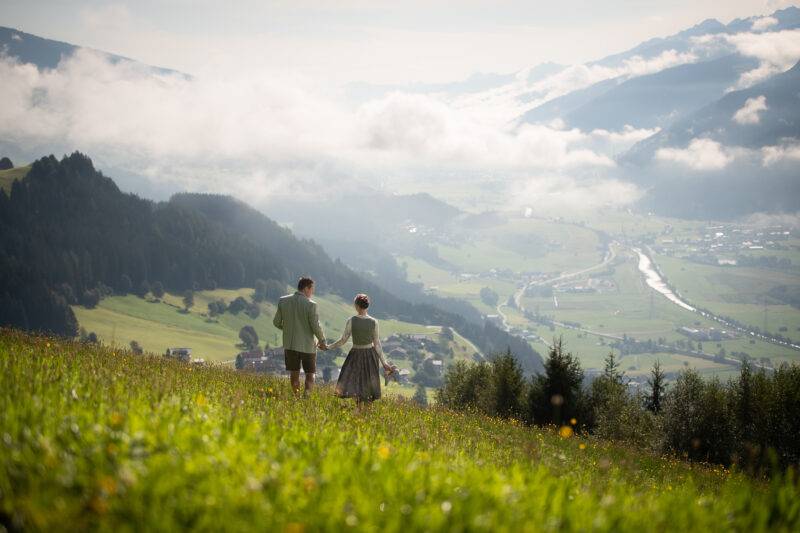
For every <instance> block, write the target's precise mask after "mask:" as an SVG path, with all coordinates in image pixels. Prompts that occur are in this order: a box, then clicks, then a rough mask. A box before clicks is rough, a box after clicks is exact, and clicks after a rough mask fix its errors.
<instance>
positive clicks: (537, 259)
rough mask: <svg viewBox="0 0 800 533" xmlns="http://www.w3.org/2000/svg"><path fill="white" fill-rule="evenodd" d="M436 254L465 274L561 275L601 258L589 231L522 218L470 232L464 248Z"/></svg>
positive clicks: (452, 247) (447, 247) (447, 248)
mask: <svg viewBox="0 0 800 533" xmlns="http://www.w3.org/2000/svg"><path fill="white" fill-rule="evenodd" d="M438 250H439V256H440V257H442V258H443V259H444V260H445V261H448V262H449V263H452V264H454V265H456V266H457V267H458V268H459V269H460V270H462V271H464V272H485V271H488V270H491V269H498V270H505V269H508V270H511V271H513V272H516V273H520V272H561V271H564V270H579V269H581V268H585V267H588V266H591V265H593V264H595V263H599V262H600V261H601V260H602V257H603V251H602V250H600V241H599V239H598V237H597V234H596V233H595V232H594V231H592V230H591V229H588V228H585V227H580V226H577V225H572V224H563V223H557V222H552V221H548V220H542V219H536V218H522V217H512V218H509V219H508V220H507V221H506V222H504V223H503V224H499V225H496V226H492V227H489V228H486V229H478V230H474V231H470V232H469V233H468V234H467V237H466V242H464V243H463V244H461V245H459V246H455V245H440V246H438Z"/></svg>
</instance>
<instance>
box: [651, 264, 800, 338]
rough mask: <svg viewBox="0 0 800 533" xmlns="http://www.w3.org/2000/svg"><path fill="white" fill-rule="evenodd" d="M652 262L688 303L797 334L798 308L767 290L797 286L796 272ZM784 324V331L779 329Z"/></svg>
mask: <svg viewBox="0 0 800 533" xmlns="http://www.w3.org/2000/svg"><path fill="white" fill-rule="evenodd" d="M656 262H657V263H658V265H659V266H660V267H661V270H662V271H663V272H664V274H665V275H666V276H667V279H668V280H669V281H670V283H671V284H672V285H673V286H674V287H676V288H677V289H678V291H680V293H681V295H682V296H683V297H685V298H686V299H687V300H688V301H689V302H690V303H692V304H694V305H698V306H700V307H704V308H706V309H710V310H711V311H712V312H714V313H715V314H718V315H722V316H730V317H732V318H734V319H736V320H738V321H739V322H742V323H744V324H748V325H750V326H755V327H758V328H761V329H764V318H765V316H764V311H765V307H766V326H767V331H769V332H770V333H773V334H775V333H782V334H783V335H786V336H789V337H792V338H797V337H799V336H800V309H797V308H795V307H792V306H790V305H786V304H783V303H781V302H778V301H776V300H775V299H774V298H772V297H770V296H768V295H767V293H768V292H769V291H770V290H771V289H773V288H775V287H777V286H781V285H787V286H788V285H795V286H796V285H800V275H796V274H793V273H787V272H781V271H775V270H768V269H762V268H745V267H723V266H709V265H700V264H697V263H692V262H690V261H687V260H684V259H679V258H676V257H668V256H665V255H659V256H657V258H656ZM781 327H785V328H786V329H787V331H784V332H781V331H779V329H780V328H781Z"/></svg>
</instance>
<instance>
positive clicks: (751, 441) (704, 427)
mask: <svg viewBox="0 0 800 533" xmlns="http://www.w3.org/2000/svg"><path fill="white" fill-rule="evenodd" d="M437 402H438V403H440V404H442V405H444V406H446V407H449V408H453V409H459V410H472V411H477V412H480V413H483V414H487V415H490V416H498V417H503V418H514V419H517V420H521V421H524V422H525V423H528V424H531V425H537V426H554V427H556V428H560V431H561V434H562V435H565V436H567V435H571V434H572V433H573V432H578V433H584V434H592V435H595V436H598V437H600V438H603V439H608V440H612V441H618V442H624V443H628V444H632V445H636V446H638V447H643V448H647V449H650V450H652V451H654V452H659V453H670V454H674V455H677V456H680V457H684V458H687V459H691V460H696V461H704V462H711V463H719V464H723V465H737V466H739V467H741V468H743V469H747V470H750V471H754V472H765V471H770V470H771V469H773V468H775V467H783V468H785V467H788V466H790V465H795V466H796V465H798V464H800V440H798V439H797V436H798V435H800V366H797V365H794V364H792V365H788V364H783V365H781V366H780V367H779V368H776V369H775V370H774V371H769V372H768V371H765V370H763V369H761V370H759V371H754V370H753V368H752V367H751V366H750V364H749V363H747V362H745V363H743V365H742V367H741V371H740V374H739V375H738V376H737V377H736V378H734V379H730V380H729V381H727V382H722V381H720V380H719V379H718V378H716V377H715V378H711V379H703V378H702V377H701V376H700V375H699V374H698V373H697V372H696V371H694V370H683V371H682V372H680V373H679V374H678V377H677V379H676V380H675V381H674V382H672V383H669V384H667V382H666V380H665V374H664V371H663V369H662V368H661V366H660V364H659V363H658V362H656V363H655V364H654V366H653V369H652V371H651V375H650V378H649V379H648V381H647V387H645V388H643V389H637V388H634V387H631V386H630V384H629V382H628V380H627V378H626V376H625V373H624V372H622V371H621V370H620V364H619V361H618V359H617V358H616V357H615V356H614V354H613V353H611V354H609V355H608V357H607V358H606V362H605V367H604V369H603V371H602V373H601V374H600V375H599V376H596V377H595V378H594V379H592V380H587V379H586V376H585V374H584V371H583V369H582V368H581V364H580V361H579V360H578V358H577V357H576V356H575V355H573V354H572V353H570V352H568V351H566V350H565V349H564V346H563V344H562V342H561V341H560V340H557V341H555V342H554V345H553V347H552V348H551V350H550V352H549V354H548V356H547V358H546V359H545V364H544V371H543V372H542V373H539V374H536V375H534V376H533V377H532V378H531V379H529V380H526V379H525V377H524V374H523V372H522V371H521V369H520V367H519V364H518V363H517V361H516V359H515V357H514V356H513V354H512V353H511V352H510V351H506V352H505V353H503V354H501V355H499V356H496V357H494V358H493V359H492V360H491V361H490V362H482V363H467V362H464V361H459V362H457V363H455V364H453V365H451V366H450V367H449V369H448V370H447V372H446V374H445V377H444V384H443V386H442V387H441V388H440V389H439V390H438V391H437Z"/></svg>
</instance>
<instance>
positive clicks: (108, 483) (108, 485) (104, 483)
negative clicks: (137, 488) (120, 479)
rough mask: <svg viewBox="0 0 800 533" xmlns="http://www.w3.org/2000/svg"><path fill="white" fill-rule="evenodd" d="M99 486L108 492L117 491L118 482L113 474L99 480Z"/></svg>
mask: <svg viewBox="0 0 800 533" xmlns="http://www.w3.org/2000/svg"><path fill="white" fill-rule="evenodd" d="M97 485H98V487H100V490H102V491H103V492H104V493H106V494H114V493H115V492H117V482H116V481H115V480H114V478H112V477H111V476H103V477H101V478H100V479H99V480H98V482H97Z"/></svg>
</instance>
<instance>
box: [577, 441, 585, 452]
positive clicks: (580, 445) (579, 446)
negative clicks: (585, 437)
mask: <svg viewBox="0 0 800 533" xmlns="http://www.w3.org/2000/svg"><path fill="white" fill-rule="evenodd" d="M578 448H580V449H581V450H585V449H586V445H585V444H584V443H582V442H581V443H580V444H578Z"/></svg>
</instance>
